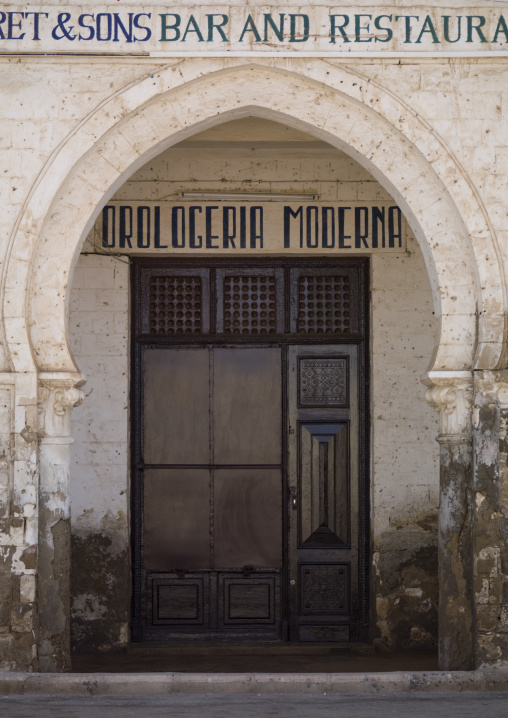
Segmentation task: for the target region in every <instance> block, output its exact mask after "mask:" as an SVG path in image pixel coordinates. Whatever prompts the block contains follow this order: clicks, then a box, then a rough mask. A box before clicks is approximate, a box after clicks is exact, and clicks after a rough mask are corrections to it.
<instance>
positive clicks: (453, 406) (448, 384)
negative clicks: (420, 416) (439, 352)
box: [423, 371, 473, 440]
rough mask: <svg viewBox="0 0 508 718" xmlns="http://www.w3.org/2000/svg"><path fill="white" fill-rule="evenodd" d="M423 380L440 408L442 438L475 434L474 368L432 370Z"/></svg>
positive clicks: (429, 398)
mask: <svg viewBox="0 0 508 718" xmlns="http://www.w3.org/2000/svg"><path fill="white" fill-rule="evenodd" d="M423 383H424V384H426V386H428V389H427V391H426V392H425V398H426V400H427V401H428V403H429V404H430V405H431V407H432V408H433V409H436V410H437V411H438V412H439V438H440V439H445V438H456V439H458V438H460V439H462V440H463V439H464V438H469V437H470V436H471V434H472V407H473V375H472V372H469V371H442V372H437V371H436V372H429V373H428V374H427V376H426V377H425V378H424V379H423Z"/></svg>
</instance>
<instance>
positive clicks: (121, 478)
mask: <svg viewBox="0 0 508 718" xmlns="http://www.w3.org/2000/svg"><path fill="white" fill-rule="evenodd" d="M128 284H129V265H128V263H127V260H126V259H124V260H122V259H115V258H113V257H100V256H82V257H81V259H80V262H79V264H78V267H77V269H76V272H75V274H74V283H73V287H72V294H71V314H70V331H71V337H72V349H73V351H74V353H75V355H76V359H77V361H78V363H79V367H80V369H81V371H82V372H83V373H84V374H85V376H86V377H87V383H86V385H85V395H86V396H85V401H84V402H83V404H82V405H81V406H79V407H78V408H76V409H75V410H74V412H73V414H72V427H71V430H72V436H73V437H74V438H75V443H74V444H73V446H72V459H71V516H72V566H71V581H72V583H71V593H72V600H71V616H72V641H73V645H74V647H75V648H78V649H82V650H86V649H87V648H90V647H91V646H93V647H95V648H97V647H99V646H102V647H104V648H109V647H110V646H111V645H115V644H121V643H124V642H125V641H126V640H127V636H128V632H127V625H128V620H129V599H130V568H129V551H128V531H129V525H128V513H129V510H128V505H129V481H128V431H129V414H128V395H129V383H128V382H129V367H128V356H129V353H128V352H129V350H128V332H129V329H128V307H129V299H128Z"/></svg>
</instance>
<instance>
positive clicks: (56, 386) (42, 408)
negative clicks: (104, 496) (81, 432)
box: [38, 372, 84, 672]
mask: <svg viewBox="0 0 508 718" xmlns="http://www.w3.org/2000/svg"><path fill="white" fill-rule="evenodd" d="M83 383H84V382H83V379H82V377H81V375H80V374H71V373H64V372H61V373H60V372H58V373H54V374H41V375H40V377H39V559H38V603H39V632H40V633H39V670H40V671H42V672H55V671H68V670H70V668H71V662H70V596H69V587H70V551H71V549H70V533H71V528H70V502H69V464H70V446H71V444H72V441H73V440H72V438H71V436H70V418H71V411H72V409H73V407H75V406H78V404H81V402H82V400H83V392H82V391H80V389H79V387H80V386H81V385H82V384H83Z"/></svg>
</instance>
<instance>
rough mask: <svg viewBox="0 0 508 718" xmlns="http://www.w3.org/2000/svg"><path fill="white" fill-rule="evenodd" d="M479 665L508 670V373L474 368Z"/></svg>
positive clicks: (476, 664) (476, 594)
mask: <svg viewBox="0 0 508 718" xmlns="http://www.w3.org/2000/svg"><path fill="white" fill-rule="evenodd" d="M474 389H475V392H474V393H475V406H474V408H475V411H474V448H475V461H474V488H475V523H474V591H475V610H476V637H475V667H476V668H486V667H488V668H495V667H499V668H503V669H505V670H506V668H508V371H506V370H504V371H495V372H492V371H475V386H474Z"/></svg>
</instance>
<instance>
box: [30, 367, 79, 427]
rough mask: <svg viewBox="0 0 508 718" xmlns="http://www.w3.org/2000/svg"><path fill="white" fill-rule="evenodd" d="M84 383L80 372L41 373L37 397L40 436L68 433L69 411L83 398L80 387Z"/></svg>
mask: <svg viewBox="0 0 508 718" xmlns="http://www.w3.org/2000/svg"><path fill="white" fill-rule="evenodd" d="M84 383H85V381H84V379H83V377H82V376H81V374H69V373H64V372H62V373H61V374H59V373H58V374H57V373H55V374H51V375H50V374H46V375H41V377H40V379H39V397H38V414H39V436H40V438H50V437H66V436H69V435H70V421H71V412H72V409H73V408H74V407H75V406H79V405H80V404H81V403H82V401H83V399H84V394H83V392H82V391H81V389H80V387H81V386H83V384H84Z"/></svg>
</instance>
